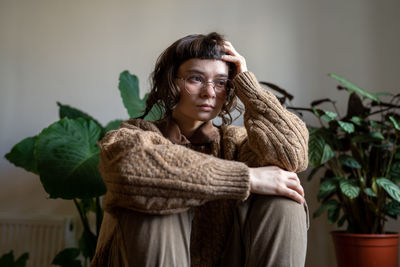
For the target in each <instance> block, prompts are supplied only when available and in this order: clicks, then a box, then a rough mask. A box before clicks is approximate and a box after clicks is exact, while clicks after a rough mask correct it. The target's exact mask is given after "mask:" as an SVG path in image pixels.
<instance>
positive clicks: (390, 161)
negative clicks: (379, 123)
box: [385, 134, 398, 177]
mask: <svg viewBox="0 0 400 267" xmlns="http://www.w3.org/2000/svg"><path fill="white" fill-rule="evenodd" d="M397 139H398V135H397V134H396V138H395V139H394V143H393V151H392V153H391V155H390V159H389V162H388V165H387V168H386V175H385V177H388V175H389V171H390V168H391V165H392V161H393V157H394V155H395V154H396V150H397Z"/></svg>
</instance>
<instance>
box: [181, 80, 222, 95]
mask: <svg viewBox="0 0 400 267" xmlns="http://www.w3.org/2000/svg"><path fill="white" fill-rule="evenodd" d="M184 81H185V89H186V91H188V92H189V93H191V94H198V93H200V91H201V90H202V89H203V88H205V87H206V86H207V83H209V82H207V81H206V80H205V79H204V78H203V77H201V76H199V75H190V76H188V77H186V78H185V79H184ZM210 83H212V85H213V88H214V91H215V92H216V93H221V92H224V91H225V90H226V89H227V88H228V87H229V84H230V81H229V80H228V79H215V80H214V81H212V82H210Z"/></svg>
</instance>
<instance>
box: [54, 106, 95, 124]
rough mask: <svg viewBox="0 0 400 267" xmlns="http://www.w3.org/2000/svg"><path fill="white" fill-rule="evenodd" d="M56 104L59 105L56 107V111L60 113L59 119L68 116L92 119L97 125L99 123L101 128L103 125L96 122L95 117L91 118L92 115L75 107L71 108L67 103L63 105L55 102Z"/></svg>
mask: <svg viewBox="0 0 400 267" xmlns="http://www.w3.org/2000/svg"><path fill="white" fill-rule="evenodd" d="M57 105H58V107H59V109H58V113H59V115H60V119H63V118H69V119H77V118H82V119H85V120H89V121H90V120H92V121H94V122H95V123H96V124H97V125H99V126H100V127H101V128H103V126H102V125H101V123H100V122H98V121H97V120H96V119H95V118H93V117H92V116H90V115H89V114H87V113H85V112H83V111H81V110H79V109H77V108H73V107H71V106H68V105H63V104H61V103H60V102H57Z"/></svg>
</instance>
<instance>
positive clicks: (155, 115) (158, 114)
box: [144, 105, 165, 121]
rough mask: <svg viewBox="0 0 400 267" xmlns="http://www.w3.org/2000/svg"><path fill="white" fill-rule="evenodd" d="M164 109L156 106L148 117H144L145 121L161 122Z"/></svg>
mask: <svg viewBox="0 0 400 267" xmlns="http://www.w3.org/2000/svg"><path fill="white" fill-rule="evenodd" d="M164 112H165V111H164V109H163V108H161V107H160V106H159V105H154V106H153V107H152V108H151V110H150V112H149V114H147V115H146V117H144V120H148V121H156V120H159V119H161V118H162V117H163V114H164Z"/></svg>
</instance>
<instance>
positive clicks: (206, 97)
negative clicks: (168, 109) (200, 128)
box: [172, 58, 229, 125]
mask: <svg viewBox="0 0 400 267" xmlns="http://www.w3.org/2000/svg"><path fill="white" fill-rule="evenodd" d="M228 71H229V68H228V65H227V64H226V62H224V61H222V60H216V59H197V58H192V59H189V60H187V61H185V62H184V63H183V64H182V65H181V66H180V67H179V69H178V79H176V83H177V85H178V87H179V88H180V98H179V102H178V105H177V106H176V107H175V109H174V110H173V112H172V115H173V117H174V118H175V119H176V120H178V121H179V122H180V123H186V124H188V125H189V124H191V125H196V124H201V123H202V122H206V121H209V120H212V119H214V118H215V117H216V116H218V114H219V113H220V112H221V109H222V106H223V104H224V102H225V98H226V91H225V90H222V91H221V90H214V87H215V86H216V85H215V84H214V83H218V85H219V86H221V83H222V82H223V81H224V80H226V79H228ZM183 79H186V88H190V85H189V86H188V84H189V81H188V79H190V80H191V81H193V82H196V81H201V80H202V81H206V82H207V83H206V86H205V87H204V88H202V89H200V90H197V91H190V90H186V89H185V81H184V80H183Z"/></svg>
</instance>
